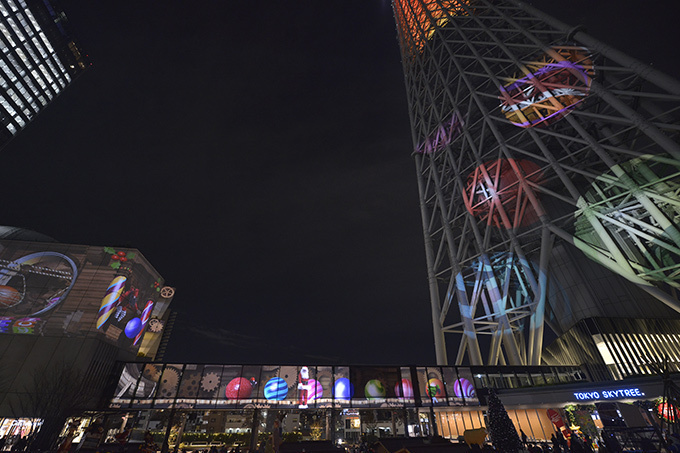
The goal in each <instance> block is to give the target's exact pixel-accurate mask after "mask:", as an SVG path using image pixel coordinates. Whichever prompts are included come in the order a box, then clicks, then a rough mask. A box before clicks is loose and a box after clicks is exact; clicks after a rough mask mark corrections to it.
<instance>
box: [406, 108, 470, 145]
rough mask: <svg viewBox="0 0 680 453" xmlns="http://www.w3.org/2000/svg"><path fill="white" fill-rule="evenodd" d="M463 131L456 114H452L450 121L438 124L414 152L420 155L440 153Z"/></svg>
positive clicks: (460, 120)
mask: <svg viewBox="0 0 680 453" xmlns="http://www.w3.org/2000/svg"><path fill="white" fill-rule="evenodd" d="M462 130H463V121H462V119H461V118H460V115H459V114H458V113H457V112H453V114H452V115H451V119H449V120H448V121H445V122H444V124H440V125H439V126H438V127H437V128H436V130H435V131H434V132H433V133H432V134H430V136H429V137H428V138H427V139H425V141H424V142H423V143H421V144H420V145H419V146H418V147H417V149H416V151H417V152H419V153H421V154H432V153H437V152H439V151H442V150H444V149H445V148H446V145H448V144H449V143H451V142H452V141H453V140H455V139H456V138H458V136H459V135H460V134H461V132H462Z"/></svg>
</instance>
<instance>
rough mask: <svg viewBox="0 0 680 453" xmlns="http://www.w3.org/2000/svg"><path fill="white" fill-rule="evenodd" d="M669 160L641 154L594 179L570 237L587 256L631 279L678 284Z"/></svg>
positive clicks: (673, 177) (677, 204) (679, 213)
mask: <svg viewBox="0 0 680 453" xmlns="http://www.w3.org/2000/svg"><path fill="white" fill-rule="evenodd" d="M669 160H670V159H669V156H667V155H662V156H653V155H646V156H643V157H638V158H635V159H632V160H629V161H626V162H622V163H621V164H619V165H615V166H613V167H612V168H611V169H610V170H609V171H607V172H606V173H604V174H602V175H600V176H598V177H597V178H595V180H594V181H593V182H592V183H591V185H590V187H589V188H587V192H586V193H585V195H584V196H583V197H581V198H579V201H578V206H579V208H580V209H579V210H578V211H576V223H575V233H574V236H575V237H576V239H578V240H577V241H576V242H575V245H576V246H577V247H578V248H580V249H581V250H583V251H584V252H585V253H586V254H587V255H588V256H589V257H590V258H591V259H593V260H594V261H596V262H598V263H601V264H602V265H604V266H606V267H608V268H610V269H612V270H614V271H616V272H619V273H622V274H625V275H626V276H627V278H629V279H631V280H635V281H638V282H639V283H641V284H645V285H650V286H651V285H653V284H656V283H663V284H667V285H670V286H672V287H674V288H680V278H679V276H680V247H678V245H679V244H678V241H679V240H680V235H679V234H678V229H677V225H680V197H679V195H680V162H677V163H676V164H675V165H671V164H670V163H669V162H668V161H669ZM671 162H672V161H671ZM612 243H613V244H612ZM610 245H622V247H621V252H622V254H614V253H612V252H608V249H609V248H610Z"/></svg>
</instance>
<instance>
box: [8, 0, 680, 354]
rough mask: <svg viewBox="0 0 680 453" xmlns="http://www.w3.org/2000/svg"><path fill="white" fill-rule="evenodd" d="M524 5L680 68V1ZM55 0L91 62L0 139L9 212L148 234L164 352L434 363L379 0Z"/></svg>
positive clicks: (412, 191)
mask: <svg viewBox="0 0 680 453" xmlns="http://www.w3.org/2000/svg"><path fill="white" fill-rule="evenodd" d="M533 3H534V5H535V6H537V7H539V8H541V9H543V10H544V11H546V12H549V13H551V14H554V15H556V16H558V17H560V18H562V19H563V20H564V21H566V22H569V23H571V24H576V23H583V24H585V25H586V27H587V28H588V30H589V31H590V33H591V34H593V35H594V36H596V37H598V38H600V39H602V40H604V41H606V42H608V43H610V44H612V45H613V46H615V47H617V48H619V49H621V50H624V51H626V52H628V53H630V54H631V55H633V56H636V57H638V58H640V59H642V60H643V61H645V62H649V63H653V64H654V65H655V66H656V67H657V68H659V69H662V70H665V71H667V72H669V73H671V74H673V75H675V76H678V75H680V71H679V70H678V62H677V57H678V51H677V47H675V46H677V44H678V39H677V29H676V26H675V20H676V19H675V18H676V17H677V16H676V14H674V13H673V12H674V9H677V7H676V6H675V2H671V1H659V2H654V4H655V5H656V7H655V8H654V9H652V8H649V9H645V10H641V9H640V7H639V5H641V3H640V2H632V1H629V0H621V1H605V0H601V1H597V0H588V1H582V0H570V1H566V2H562V4H561V5H558V4H556V3H557V2H555V1H553V0H550V1H548V0H541V1H535V2H533ZM62 4H63V6H64V9H65V10H66V12H67V14H68V16H69V19H70V22H71V27H72V29H73V30H74V32H75V34H76V36H77V37H78V38H79V41H80V43H81V45H82V47H83V48H84V49H85V50H86V51H87V53H88V54H89V55H90V58H91V60H92V62H93V66H92V68H91V70H89V71H88V72H86V73H85V74H84V75H83V76H82V77H81V78H80V79H78V80H77V81H76V82H75V83H74V84H73V85H72V86H70V87H69V88H68V89H67V90H66V92H65V93H64V94H62V95H61V96H60V97H59V98H58V99H57V100H56V101H54V102H53V104H52V105H50V106H49V107H48V108H47V109H46V110H45V112H43V113H42V114H41V115H39V117H38V118H37V119H36V120H35V121H34V122H33V123H32V124H31V125H30V126H29V127H28V128H27V129H26V130H25V131H24V132H23V133H21V134H20V136H19V137H18V138H17V139H15V140H14V141H13V142H12V143H11V144H10V145H8V146H7V147H6V148H5V149H3V150H2V162H3V164H2V168H3V170H4V172H3V173H4V177H3V183H4V185H5V193H6V195H5V196H4V197H3V210H2V213H3V220H2V223H4V224H7V225H15V226H23V227H27V228H30V229H34V230H37V231H40V232H42V233H45V234H48V235H50V236H53V237H55V238H57V239H58V240H60V241H62V242H66V243H85V244H95V245H113V246H116V245H117V246H131V247H135V248H138V249H140V250H141V251H142V253H143V254H144V255H145V256H146V257H147V259H149V261H151V262H152V263H153V264H154V266H155V267H156V268H157V270H158V271H159V272H160V273H161V274H162V275H163V276H164V277H165V278H166V280H167V283H168V284H170V285H172V286H176V287H177V295H176V297H175V300H174V302H173V308H174V309H175V310H177V311H178V312H179V316H178V320H177V324H176V326H175V331H174V333H173V337H172V340H171V343H170V348H169V350H168V354H167V356H166V359H167V360H171V361H211V362H216V361H221V362H232V363H240V362H252V363H277V362H288V363H302V362H310V363H328V362H342V363H357V364H361V363H375V364H392V363H403V364H410V363H418V364H428V363H433V362H434V351H433V346H432V332H431V321H430V308H429V302H428V300H429V299H428V298H429V296H428V290H427V281H426V273H425V257H424V251H423V241H422V232H421V223H420V213H419V208H418V197H417V187H416V178H415V170H414V166H413V162H412V159H411V157H410V150H411V148H412V146H411V138H410V129H409V122H408V112H407V106H406V96H405V89H404V83H403V76H402V72H401V63H400V59H399V49H398V45H397V41H396V30H395V27H394V24H393V18H392V12H391V8H390V6H389V4H388V2H386V1H385V0H382V1H381V0H289V1H279V0H265V1H261V2H253V1H245V0H244V1H234V0H219V1H218V0H215V1H205V0H192V1H183V2H179V1H166V2H152V1H149V0H146V1H141V0H135V1H128V0H116V1H96V2H95V1H83V0H63V1H62ZM562 5H564V6H562ZM454 353H455V351H451V354H454Z"/></svg>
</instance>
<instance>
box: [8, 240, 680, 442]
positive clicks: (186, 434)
mask: <svg viewBox="0 0 680 453" xmlns="http://www.w3.org/2000/svg"><path fill="white" fill-rule="evenodd" d="M0 234H1V235H2V237H0V289H1V290H2V292H1V294H0V298H2V306H0V361H1V363H2V364H3V366H2V368H1V369H0V379H1V380H0V382H2V383H3V388H2V393H0V437H3V436H8V438H9V439H13V440H14V441H16V439H18V437H19V436H26V435H30V434H31V433H32V432H33V431H34V430H35V429H37V427H39V426H41V425H42V424H43V420H46V419H48V418H50V417H52V418H54V417H55V412H54V411H52V412H50V409H49V408H45V407H44V405H42V406H41V405H40V404H38V402H39V401H44V400H46V399H47V395H51V398H50V400H52V401H57V402H60V404H61V405H62V406H69V405H67V404H66V402H67V401H68V402H70V403H73V404H72V407H70V406H69V407H70V409H71V413H68V414H67V413H66V412H56V416H63V419H62V420H61V422H60V423H63V422H64V420H65V418H66V417H67V416H73V415H78V417H76V418H77V419H78V420H79V426H80V427H81V428H85V427H86V426H87V425H88V424H90V423H92V422H93V421H94V420H95V419H97V418H98V419H100V421H101V422H102V423H103V428H104V437H103V440H107V439H108V440H109V441H111V440H113V439H114V438H115V435H116V434H118V433H121V432H126V431H128V432H129V433H130V436H131V439H132V440H135V439H141V436H142V434H143V433H144V432H145V431H146V430H150V431H152V432H154V434H155V435H156V437H157V439H158V440H161V441H162V440H166V441H167V442H168V445H169V446H170V447H172V446H173V445H177V446H179V445H182V444H184V445H185V446H186V445H188V444H190V443H191V442H198V443H199V445H201V442H203V443H205V442H210V441H213V442H218V443H228V442H232V443H234V442H243V443H244V444H249V443H250V440H251V438H253V439H254V438H255V437H254V436H255V434H254V433H259V434H260V435H266V433H267V432H270V431H271V429H272V424H273V420H274V419H277V418H278V419H280V420H282V422H283V423H282V426H283V430H284V433H286V436H287V438H291V439H326V440H332V441H334V442H347V443H353V442H357V441H358V440H359V439H360V438H361V437H362V436H366V435H369V436H376V437H385V436H394V435H398V436H403V435H406V436H431V435H440V436H442V437H445V438H449V439H457V438H458V437H459V436H461V435H463V433H464V432H465V431H466V430H469V429H474V428H479V427H484V426H486V424H487V423H486V421H485V414H486V412H485V411H486V406H485V404H486V396H487V395H488V391H489V389H492V388H493V389H496V391H497V393H498V395H499V396H500V399H501V401H502V402H503V403H504V405H505V408H506V410H507V411H508V414H509V415H510V417H511V419H512V420H513V422H514V423H515V425H516V427H517V429H518V431H519V430H522V431H523V432H524V433H525V434H526V435H527V437H528V438H529V439H535V440H538V441H543V440H549V439H550V437H551V435H552V434H553V433H554V432H555V431H556V430H562V431H563V432H565V434H568V432H569V430H574V429H579V430H581V431H582V432H584V433H588V434H590V435H592V436H595V435H597V434H598V432H599V430H601V429H603V428H607V427H609V428H611V429H614V428H620V427H629V428H630V429H642V430H643V431H644V429H648V427H651V426H653V425H654V424H658V423H659V422H660V421H661V419H660V418H659V417H663V416H664V415H665V416H668V415H669V412H673V411H672V409H671V410H669V409H668V407H667V406H666V405H664V404H663V402H662V400H661V399H662V397H663V396H664V382H663V380H662V378H661V377H660V375H659V371H660V369H657V368H654V365H653V364H654V363H659V364H660V363H661V362H662V361H663V358H669V361H668V362H667V365H666V367H667V370H668V371H671V372H673V371H676V370H677V368H676V367H677V363H678V362H679V361H680V360H679V359H678V351H679V350H680V348H679V347H678V344H677V343H678V334H676V333H674V332H680V328H678V326H677V325H676V324H677V320H673V319H668V318H667V319H663V320H655V319H646V320H641V319H638V320H635V321H632V320H630V319H614V318H589V319H584V320H581V321H579V322H578V323H577V324H576V325H575V327H574V328H573V329H571V330H570V331H569V332H570V334H569V335H564V336H563V337H560V338H558V339H557V340H556V341H555V342H553V343H552V344H551V345H550V346H548V348H546V351H552V353H550V354H547V356H548V357H550V358H551V359H552V360H557V358H558V357H560V354H562V356H566V355H569V357H571V359H570V362H571V363H572V365H570V366H556V365H543V366H497V367H490V366H412V365H404V366H382V365H376V366H353V365H342V366H339V365H333V366H329V365H313V364H308V363H304V364H294V365H290V364H286V365H268V364H264V365H239V364H194V363H162V362H159V360H162V354H163V347H164V344H165V343H166V342H167V340H168V336H169V334H170V331H171V328H170V324H171V320H172V316H171V311H170V310H169V306H170V302H171V300H172V297H173V294H174V289H173V288H171V287H169V286H166V285H165V283H164V281H163V278H162V277H161V276H160V275H159V274H158V273H157V272H156V271H155V270H154V268H153V266H152V265H151V264H150V263H149V262H148V261H147V260H146V259H145V258H144V257H143V255H142V254H141V253H140V252H139V251H137V250H134V249H128V248H115V247H105V246H101V247H98V246H88V245H69V244H61V243H57V242H55V241H53V240H52V239H51V238H48V237H46V236H43V235H40V234H37V233H34V232H30V231H26V230H20V229H15V228H6V227H3V229H2V230H1V231H0ZM643 324H644V326H643ZM640 326H643V327H644V329H640ZM627 329H628V330H627ZM633 330H634V331H635V333H629V332H628V331H631V332H632V331H633ZM555 345H557V346H559V347H561V348H562V349H561V352H560V350H559V349H557V346H555ZM551 348H552V349H551ZM569 348H574V349H573V350H572V351H570V350H569ZM574 357H576V358H579V357H580V358H584V359H583V360H581V361H580V363H579V364H573V363H574V360H575V359H574ZM567 363H569V361H567ZM670 376H673V374H671V375H670ZM67 381H68V384H67V383H66V382H67ZM55 395H57V397H55ZM76 403H78V405H77V406H76ZM64 426H65V425H64ZM576 427H578V428H576ZM83 431H84V429H81V430H80V431H78V435H77V436H76V439H75V442H78V441H79V440H80V439H81V437H82V433H83ZM6 448H7V447H6Z"/></svg>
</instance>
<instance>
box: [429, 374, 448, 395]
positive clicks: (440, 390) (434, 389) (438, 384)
mask: <svg viewBox="0 0 680 453" xmlns="http://www.w3.org/2000/svg"><path fill="white" fill-rule="evenodd" d="M427 394H428V396H429V397H430V398H432V399H439V398H444V396H445V395H444V383H442V381H440V380H439V379H430V380H429V381H427Z"/></svg>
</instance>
